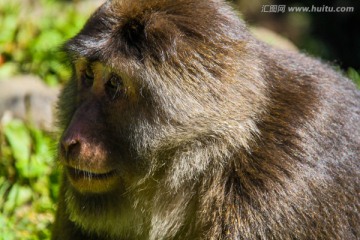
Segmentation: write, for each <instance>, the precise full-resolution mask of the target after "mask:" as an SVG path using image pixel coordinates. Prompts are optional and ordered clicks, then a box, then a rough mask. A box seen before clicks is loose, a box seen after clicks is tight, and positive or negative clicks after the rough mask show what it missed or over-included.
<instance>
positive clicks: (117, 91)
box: [105, 74, 123, 100]
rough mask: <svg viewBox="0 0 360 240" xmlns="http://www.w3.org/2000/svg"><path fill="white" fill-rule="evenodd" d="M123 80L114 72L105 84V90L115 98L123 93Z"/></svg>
mask: <svg viewBox="0 0 360 240" xmlns="http://www.w3.org/2000/svg"><path fill="white" fill-rule="evenodd" d="M122 86H123V83H122V80H121V78H120V77H119V76H116V75H114V74H112V75H111V76H110V78H109V80H108V81H107V82H106V84H105V91H106V93H107V95H108V96H109V97H110V98H111V99H112V100H114V99H115V98H117V97H119V96H120V95H121V94H122Z"/></svg>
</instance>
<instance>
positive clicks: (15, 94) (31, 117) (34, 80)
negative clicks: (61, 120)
mask: <svg viewBox="0 0 360 240" xmlns="http://www.w3.org/2000/svg"><path fill="white" fill-rule="evenodd" d="M58 93H59V89H56V88H50V87H48V86H47V85H45V84H44V83H43V82H42V81H41V79H39V78H38V77H35V76H30V75H25V76H17V77H13V78H11V79H6V80H0V119H3V118H4V117H5V116H6V117H9V116H10V117H11V118H19V119H22V120H25V121H27V122H30V123H32V124H34V125H35V126H37V127H39V128H42V129H45V130H52V128H53V124H54V107H55V103H56V100H57V96H58Z"/></svg>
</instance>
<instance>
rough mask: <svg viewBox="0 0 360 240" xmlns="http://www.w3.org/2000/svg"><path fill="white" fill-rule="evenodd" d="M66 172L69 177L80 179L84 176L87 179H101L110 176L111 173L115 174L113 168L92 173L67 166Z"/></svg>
mask: <svg viewBox="0 0 360 240" xmlns="http://www.w3.org/2000/svg"><path fill="white" fill-rule="evenodd" d="M68 172H69V175H70V176H71V178H73V179H80V178H86V179H89V180H97V179H99V180H101V179H106V178H109V177H112V176H113V175H115V170H112V171H109V172H106V173H94V172H89V171H84V170H80V169H75V168H71V167H68Z"/></svg>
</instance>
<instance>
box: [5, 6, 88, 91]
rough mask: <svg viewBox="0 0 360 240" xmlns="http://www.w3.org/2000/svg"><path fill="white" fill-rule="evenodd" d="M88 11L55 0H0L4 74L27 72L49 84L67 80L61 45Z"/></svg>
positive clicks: (73, 32)
mask: <svg viewBox="0 0 360 240" xmlns="http://www.w3.org/2000/svg"><path fill="white" fill-rule="evenodd" d="M88 13H90V12H89V11H88ZM88 15H89V14H80V13H79V12H78V11H77V9H76V8H75V7H74V5H72V4H66V3H61V2H57V1H52V0H41V1H23V0H11V1H5V0H0V29H1V34H0V78H1V77H3V78H4V77H8V76H11V75H14V74H15V73H19V72H26V73H34V74H36V75H39V76H40V77H42V78H43V79H44V80H45V81H46V82H47V83H48V84H52V85H53V84H57V83H58V82H64V81H65V80H66V79H67V78H68V77H69V75H70V72H69V68H68V67H67V66H66V64H65V63H64V62H63V61H62V57H61V53H60V52H59V51H58V49H59V47H60V46H61V44H62V43H63V42H64V41H65V39H68V38H70V37H71V36H73V35H75V34H76V32H78V31H79V29H81V26H82V25H83V24H84V22H85V20H86V19H87V18H88Z"/></svg>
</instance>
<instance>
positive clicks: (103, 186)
mask: <svg viewBox="0 0 360 240" xmlns="http://www.w3.org/2000/svg"><path fill="white" fill-rule="evenodd" d="M67 172H68V176H69V179H70V183H71V185H72V186H73V187H74V188H75V189H77V190H78V191H79V192H81V193H102V192H107V191H111V190H112V189H113V188H115V187H116V185H117V183H118V177H117V174H116V170H110V171H107V172H94V171H89V170H82V169H77V168H72V167H67Z"/></svg>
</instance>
